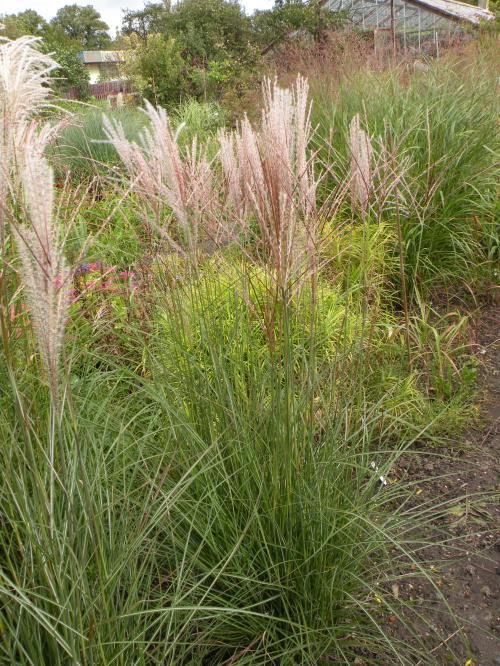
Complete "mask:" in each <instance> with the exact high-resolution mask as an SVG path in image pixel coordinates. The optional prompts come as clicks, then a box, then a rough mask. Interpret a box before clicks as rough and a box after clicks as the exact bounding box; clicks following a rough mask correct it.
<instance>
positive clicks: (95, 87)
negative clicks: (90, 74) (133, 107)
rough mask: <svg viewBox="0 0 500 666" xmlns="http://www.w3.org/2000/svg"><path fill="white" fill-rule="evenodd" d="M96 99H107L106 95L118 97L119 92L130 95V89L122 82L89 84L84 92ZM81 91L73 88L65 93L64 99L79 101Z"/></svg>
mask: <svg viewBox="0 0 500 666" xmlns="http://www.w3.org/2000/svg"><path fill="white" fill-rule="evenodd" d="M85 92H86V93H87V94H88V95H90V96H91V97H95V98H96V99H98V100H99V99H107V98H108V95H118V93H119V92H122V93H131V92H133V91H132V88H131V87H130V86H129V85H128V84H127V83H125V82H124V81H105V82H104V83H91V84H90V85H89V86H88V87H87V88H86V91H85ZM81 94H82V90H81V89H79V88H77V87H76V86H73V87H72V88H70V89H69V90H67V91H66V99H79V97H81Z"/></svg>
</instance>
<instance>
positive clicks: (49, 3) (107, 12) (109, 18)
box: [0, 0, 274, 36]
mask: <svg viewBox="0 0 500 666" xmlns="http://www.w3.org/2000/svg"><path fill="white" fill-rule="evenodd" d="M75 2H76V4H79V5H93V6H94V7H95V8H96V9H97V11H98V12H100V14H101V16H102V18H103V20H104V21H106V23H107V24H108V25H109V28H110V32H111V34H112V35H113V36H114V34H115V31H116V28H117V27H120V26H121V24H122V20H121V17H122V12H121V10H122V9H140V8H141V7H142V6H143V5H144V1H143V0H94V1H92V0H0V14H14V13H16V14H17V13H18V12H22V11H24V10H25V9H34V10H35V11H36V12H38V13H39V14H41V15H42V16H43V17H44V18H45V19H47V20H48V21H49V20H50V19H51V18H52V17H53V16H54V15H55V13H56V12H57V10H58V9H59V8H60V7H63V6H64V5H72V4H75ZM240 2H241V4H242V5H243V7H245V9H246V12H247V14H251V13H252V12H253V11H254V10H255V9H271V7H272V6H273V4H274V0H240Z"/></svg>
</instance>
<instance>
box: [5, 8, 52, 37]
mask: <svg viewBox="0 0 500 666" xmlns="http://www.w3.org/2000/svg"><path fill="white" fill-rule="evenodd" d="M0 20H1V22H2V23H3V25H4V26H5V28H4V30H3V31H2V36H3V37H7V38H8V39H17V38H18V37H22V36H23V35H36V36H40V37H43V36H44V34H45V32H46V30H47V28H48V24H47V21H46V20H45V19H44V18H43V17H42V16H40V14H38V12H35V11H34V10H33V9H27V10H25V11H24V12H19V13H18V14H6V15H4V16H2V17H1V19H0Z"/></svg>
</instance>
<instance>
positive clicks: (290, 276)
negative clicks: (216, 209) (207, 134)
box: [219, 75, 318, 291]
mask: <svg viewBox="0 0 500 666" xmlns="http://www.w3.org/2000/svg"><path fill="white" fill-rule="evenodd" d="M308 89H309V88H308V83H307V81H306V80H305V79H304V78H303V77H301V76H300V75H299V76H298V77H297V80H296V84H295V86H294V88H293V89H292V90H288V89H283V88H280V87H279V86H278V84H277V81H276V80H274V82H271V80H270V79H266V80H265V81H264V84H263V94H264V109H263V111H262V123H261V129H260V131H258V132H257V131H256V130H254V129H253V128H252V126H251V124H250V121H249V120H248V118H246V117H245V118H244V120H243V121H242V122H241V123H240V124H239V126H238V130H237V132H235V133H234V134H233V135H227V134H221V136H220V137H219V140H220V143H221V165H222V170H223V174H224V177H225V180H226V183H227V187H228V192H229V203H230V204H231V205H232V207H233V210H234V215H235V217H237V218H239V221H240V223H241V225H242V227H243V230H244V232H245V233H246V234H247V235H250V236H255V238H256V240H258V242H260V243H261V247H262V249H263V251H264V255H265V256H267V257H268V258H269V259H270V260H271V264H272V266H273V270H275V271H276V280H277V283H278V284H279V285H280V286H281V287H282V288H283V289H284V290H285V291H286V290H288V288H289V287H291V286H292V285H295V286H297V284H298V283H300V279H299V278H300V276H302V277H303V275H304V271H305V270H307V269H306V266H307V264H308V261H307V260H308V258H309V256H310V254H311V252H314V250H313V248H314V247H315V244H316V222H317V216H318V213H317V210H316V188H317V185H318V181H317V179H316V178H315V176H314V164H313V160H312V159H310V158H308V156H307V146H308V143H309V140H310V134H311V127H310V120H309V116H310V107H309V108H308ZM253 218H256V219H257V221H258V224H259V234H258V235H255V232H254V231H252V219H253Z"/></svg>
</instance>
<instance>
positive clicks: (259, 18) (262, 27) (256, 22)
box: [252, 0, 339, 47]
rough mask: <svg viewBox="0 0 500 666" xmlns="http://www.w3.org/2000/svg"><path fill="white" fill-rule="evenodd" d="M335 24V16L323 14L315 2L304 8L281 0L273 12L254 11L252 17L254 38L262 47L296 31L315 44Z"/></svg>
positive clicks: (296, 1) (294, 1)
mask: <svg viewBox="0 0 500 666" xmlns="http://www.w3.org/2000/svg"><path fill="white" fill-rule="evenodd" d="M338 22H339V16H338V14H334V13H333V12H330V11H327V10H323V9H322V8H321V7H320V6H319V3H317V2H316V3H307V4H306V3H304V2H302V0H284V1H283V0H282V1H281V2H280V3H279V4H276V5H275V6H274V7H273V9H271V10H266V11H257V12H255V13H254V15H253V17H252V25H253V34H254V38H255V39H258V40H259V42H260V44H261V45H262V46H263V47H266V46H268V45H271V44H276V43H277V42H279V41H281V40H283V39H285V38H286V37H288V36H290V35H291V34H293V33H295V32H296V31H299V30H300V31H302V32H304V33H307V34H308V35H310V36H311V37H312V38H313V39H315V40H319V39H321V38H322V36H323V35H324V34H325V32H326V31H327V30H328V29H329V28H332V27H334V26H336V25H337V24H338Z"/></svg>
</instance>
